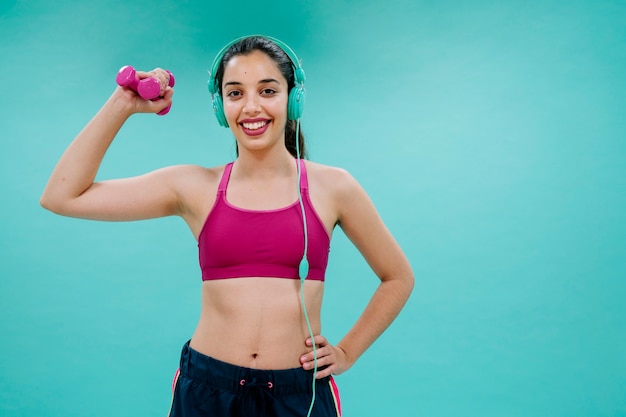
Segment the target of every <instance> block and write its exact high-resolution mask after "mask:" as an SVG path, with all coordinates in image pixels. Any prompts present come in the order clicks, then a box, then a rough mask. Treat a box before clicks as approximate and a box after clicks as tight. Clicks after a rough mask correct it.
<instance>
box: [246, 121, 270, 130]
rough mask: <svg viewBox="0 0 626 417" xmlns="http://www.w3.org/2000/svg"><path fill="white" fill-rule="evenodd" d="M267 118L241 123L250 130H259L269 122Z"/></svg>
mask: <svg viewBox="0 0 626 417" xmlns="http://www.w3.org/2000/svg"><path fill="white" fill-rule="evenodd" d="M268 123H269V122H268V121H267V120H263V121H261V122H253V123H246V122H244V123H242V124H241V125H242V126H243V127H244V128H246V129H248V130H257V129H260V128H262V127H263V126H265V125H266V124H268Z"/></svg>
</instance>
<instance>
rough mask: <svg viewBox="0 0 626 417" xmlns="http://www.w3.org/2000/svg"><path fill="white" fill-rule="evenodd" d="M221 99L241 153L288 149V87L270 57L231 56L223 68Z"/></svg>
mask: <svg viewBox="0 0 626 417" xmlns="http://www.w3.org/2000/svg"><path fill="white" fill-rule="evenodd" d="M222 98H223V103H224V114H225V115H226V120H227V121H228V125H229V126H230V129H231V130H232V131H233V133H234V135H235V137H236V138H237V143H238V145H239V148H240V152H241V150H242V149H249V150H263V149H267V148H273V147H275V146H282V147H283V148H284V147H285V146H284V139H285V124H286V123H287V101H288V99H289V91H288V85H287V80H286V79H285V77H283V75H282V73H281V72H280V70H279V69H278V66H277V65H276V63H275V62H274V61H273V60H272V59H271V58H270V57H269V56H267V55H266V54H264V53H263V52H261V51H254V52H252V53H250V54H248V55H236V56H234V57H232V58H231V59H230V61H228V63H227V64H226V66H225V67H224V78H223V80H222Z"/></svg>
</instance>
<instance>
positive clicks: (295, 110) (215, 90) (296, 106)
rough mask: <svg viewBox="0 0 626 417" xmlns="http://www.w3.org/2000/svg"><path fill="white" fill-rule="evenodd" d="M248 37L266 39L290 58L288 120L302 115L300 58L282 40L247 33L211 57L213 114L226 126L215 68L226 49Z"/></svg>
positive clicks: (210, 82)
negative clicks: (292, 79) (290, 86)
mask: <svg viewBox="0 0 626 417" xmlns="http://www.w3.org/2000/svg"><path fill="white" fill-rule="evenodd" d="M248 38H261V39H266V40H269V41H271V42H273V43H274V44H276V46H278V47H279V48H280V49H281V50H282V51H283V52H284V53H285V54H286V55H287V56H288V57H289V59H290V60H291V64H292V67H293V74H294V83H295V85H294V87H293V88H292V90H291V91H290V93H289V102H288V118H289V119H290V120H296V119H299V118H300V116H301V115H302V110H303V107H304V96H305V94H304V93H305V90H304V81H305V80H306V76H305V74H304V69H302V66H301V65H300V60H299V59H298V57H297V56H296V53H295V52H294V51H293V50H292V49H291V48H290V47H289V46H288V45H287V44H286V43H284V42H282V41H281V40H279V39H276V38H273V37H271V36H265V35H249V36H242V37H240V38H237V39H234V40H232V41H230V42H229V43H227V44H226V45H225V46H224V47H223V48H222V49H220V51H219V52H218V53H217V55H216V56H215V59H213V63H212V64H211V70H210V72H209V85H208V87H209V92H210V93H211V99H212V101H213V110H214V112H215V116H216V117H217V120H218V122H219V124H220V125H222V126H224V127H228V122H227V121H226V116H225V115H224V109H223V104H222V97H221V94H220V90H221V86H219V85H218V84H217V83H218V81H217V79H216V74H217V70H218V69H219V67H220V65H221V63H222V60H223V59H224V55H225V54H226V52H227V51H228V49H229V48H230V47H231V46H233V45H235V44H236V43H238V42H240V41H242V40H244V39H248Z"/></svg>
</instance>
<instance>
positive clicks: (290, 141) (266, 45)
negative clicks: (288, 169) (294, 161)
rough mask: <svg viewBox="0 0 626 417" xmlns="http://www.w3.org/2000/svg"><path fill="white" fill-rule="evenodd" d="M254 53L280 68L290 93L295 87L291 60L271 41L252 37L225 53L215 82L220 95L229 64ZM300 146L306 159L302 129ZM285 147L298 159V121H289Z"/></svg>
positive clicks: (241, 41)
mask: <svg viewBox="0 0 626 417" xmlns="http://www.w3.org/2000/svg"><path fill="white" fill-rule="evenodd" d="M254 51H260V52H263V53H264V54H265V55H267V56H268V57H270V58H271V59H272V60H273V61H274V62H275V63H276V65H277V66H278V69H279V70H280V72H281V73H282V75H283V77H285V79H286V80H287V87H288V91H291V89H292V88H293V87H294V85H295V81H294V65H293V63H292V62H291V58H289V56H288V55H287V54H286V53H285V51H283V50H282V48H281V47H279V46H278V45H276V44H275V43H274V42H272V41H271V40H269V39H267V38H264V37H261V36H251V37H248V38H244V39H242V40H240V41H239V42H237V43H235V44H233V45H232V46H231V47H230V48H228V50H227V51H226V52H225V53H224V56H223V58H222V62H220V65H219V67H218V68H217V71H216V72H215V80H216V83H217V86H218V89H219V94H222V80H223V79H224V67H225V66H226V64H228V61H230V60H231V59H232V58H233V57H235V56H237V55H249V54H251V53H252V52H254ZM298 141H299V145H300V157H301V158H306V156H307V152H306V147H305V144H304V134H303V133H302V127H301V128H300V132H299V138H298ZM285 147H286V148H287V150H288V151H289V153H290V154H291V155H293V156H294V158H295V157H297V152H296V121H295V120H287V125H286V126H285ZM237 155H239V149H237Z"/></svg>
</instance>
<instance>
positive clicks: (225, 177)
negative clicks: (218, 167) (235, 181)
mask: <svg viewBox="0 0 626 417" xmlns="http://www.w3.org/2000/svg"><path fill="white" fill-rule="evenodd" d="M232 169H233V163H232V162H231V163H229V164H226V166H225V167H224V173H223V174H222V179H221V180H220V185H219V187H218V189H217V192H218V193H226V187H227V186H228V180H229V179H230V171H231V170H232Z"/></svg>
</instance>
